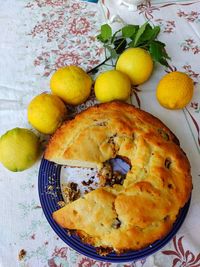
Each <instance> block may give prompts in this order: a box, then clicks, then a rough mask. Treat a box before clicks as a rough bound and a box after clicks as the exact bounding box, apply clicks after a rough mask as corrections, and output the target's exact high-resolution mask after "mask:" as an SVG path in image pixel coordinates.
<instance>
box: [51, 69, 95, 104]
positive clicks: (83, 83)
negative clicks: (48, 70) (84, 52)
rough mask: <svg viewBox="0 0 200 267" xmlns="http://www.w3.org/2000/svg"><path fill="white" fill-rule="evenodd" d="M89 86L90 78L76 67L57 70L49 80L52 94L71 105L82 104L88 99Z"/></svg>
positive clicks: (90, 84)
mask: <svg viewBox="0 0 200 267" xmlns="http://www.w3.org/2000/svg"><path fill="white" fill-rule="evenodd" d="M91 86H92V79H91V77H90V76H89V75H88V74H87V73H86V72H85V71H84V70H82V69H81V68H80V67H77V66H67V67H63V68H60V69H58V70H57V71H56V72H55V73H54V74H53V76H52V77H51V80H50V88H51V90H52V92H53V93H54V94H55V95H57V96H59V97H60V98H61V99H62V100H63V101H65V102H66V103H67V104H71V105H79V104H82V103H83V102H84V101H85V100H86V99H87V98H88V97H89V95H90V91H91Z"/></svg>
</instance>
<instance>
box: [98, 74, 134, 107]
mask: <svg viewBox="0 0 200 267" xmlns="http://www.w3.org/2000/svg"><path fill="white" fill-rule="evenodd" d="M94 91H95V95H96V98H97V99H98V100H99V101H100V102H109V101H112V100H122V101H123V100H124V101H125V100H127V99H128V97H129V96H130V92H131V82H130V79H129V78H128V76H127V75H126V74H124V73H122V72H120V71H117V70H109V71H106V72H103V73H101V74H100V75H99V76H98V77H97V79H96V81H95V85H94Z"/></svg>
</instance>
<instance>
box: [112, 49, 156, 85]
mask: <svg viewBox="0 0 200 267" xmlns="http://www.w3.org/2000/svg"><path fill="white" fill-rule="evenodd" d="M116 69H117V70H119V71H121V72H123V73H125V74H127V75H128V76H129V78H130V80H131V83H132V84H133V85H138V84H142V83H144V82H146V81H147V80H148V79H149V77H150V76H151V73H152V71H153V60H152V58H151V56H150V54H149V53H148V52H147V51H146V50H144V49H142V48H128V49H126V50H125V51H124V52H123V53H122V54H121V55H120V56H119V59H118V60H117V64H116Z"/></svg>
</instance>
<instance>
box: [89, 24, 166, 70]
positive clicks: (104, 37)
mask: <svg viewBox="0 0 200 267" xmlns="http://www.w3.org/2000/svg"><path fill="white" fill-rule="evenodd" d="M159 33H160V27H159V26H151V25H150V24H149V23H148V22H145V23H144V24H143V25H141V26H139V25H131V24H130V25H126V26H124V27H123V28H121V29H119V30H118V31H116V32H114V33H113V31H112V28H111V27H110V26H109V25H108V24H104V25H102V26H101V31H100V34H99V35H98V36H97V39H98V40H99V41H100V42H102V43H103V44H104V47H105V52H106V59H105V60H104V61H103V62H102V63H100V64H99V65H98V66H96V67H95V68H93V69H92V70H90V71H88V73H90V72H95V71H96V70H97V69H98V68H99V67H100V66H101V65H103V64H105V62H107V61H108V60H110V59H117V58H118V57H119V55H120V54H121V53H122V52H123V51H124V50H125V49H127V48H130V47H141V48H143V49H145V50H147V51H149V53H150V55H151V57H152V59H153V60H154V62H159V63H160V64H162V65H164V66H167V67H168V66H169V65H168V62H167V60H168V59H170V57H169V56H168V54H167V52H166V50H165V44H164V43H162V42H160V41H159V40H157V37H158V34H159ZM108 54H109V56H107V55H108Z"/></svg>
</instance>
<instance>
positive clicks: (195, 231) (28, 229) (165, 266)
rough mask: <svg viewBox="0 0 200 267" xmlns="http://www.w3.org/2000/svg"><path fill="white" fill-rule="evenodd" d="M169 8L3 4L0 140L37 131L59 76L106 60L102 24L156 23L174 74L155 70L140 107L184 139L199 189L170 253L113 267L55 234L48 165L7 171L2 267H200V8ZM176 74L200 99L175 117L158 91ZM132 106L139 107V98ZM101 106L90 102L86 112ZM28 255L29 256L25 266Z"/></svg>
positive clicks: (105, 1)
mask: <svg viewBox="0 0 200 267" xmlns="http://www.w3.org/2000/svg"><path fill="white" fill-rule="evenodd" d="M166 2H167V1H155V2H154V1H152V2H150V1H147V2H146V3H145V4H144V5H142V6H140V7H139V8H138V10H137V11H136V12H129V11H128V10H127V9H126V8H125V7H123V6H120V7H119V6H118V5H117V3H116V1H115V0H101V1H100V2H99V3H98V4H95V3H87V2H81V1H78V0H21V1H12V0H6V1H2V3H1V9H0V33H1V34H0V39H1V42H0V58H1V60H0V125H1V128H0V134H3V133H4V132H5V131H7V130H9V129H11V128H14V127H26V128H31V126H30V125H29V124H28V122H27V114H26V109H27V105H28V103H29V101H30V100H31V99H32V98H33V96H35V95H37V94H39V93H41V92H44V91H50V90H49V79H50V76H51V74H52V73H53V72H54V70H56V69H57V68H59V67H61V66H64V65H68V64H76V65H80V66H82V67H83V68H85V69H90V68H92V67H93V66H95V65H97V64H98V63H100V62H101V61H102V60H103V59H104V50H103V48H102V46H101V44H100V43H98V42H97V41H96V39H95V38H94V36H96V34H97V31H98V30H99V28H100V25H101V24H102V23H104V22H106V21H107V22H110V23H111V25H112V26H113V28H118V27H120V26H122V25H123V24H126V23H132V24H133V23H136V24H141V23H144V21H146V20H150V21H151V22H152V23H154V24H155V25H160V26H161V34H160V36H159V39H161V40H162V41H164V42H165V43H166V48H167V51H168V53H169V55H170V56H171V58H172V60H171V61H170V69H165V68H163V67H162V66H157V65H156V66H155V70H154V73H153V75H152V77H151V79H150V80H149V81H148V82H146V83H145V84H143V85H141V86H139V87H138V89H139V90H140V91H136V94H137V100H138V99H139V100H140V104H141V108H142V109H144V110H146V111H148V112H150V113H152V114H154V115H155V116H157V117H159V118H160V119H161V120H162V121H163V122H164V123H165V124H166V125H168V127H169V128H170V129H171V130H172V131H173V132H174V133H175V134H176V135H177V136H178V138H179V140H180V143H181V147H182V148H183V150H184V151H185V152H186V153H187V156H188V158H189V160H190V163H191V169H192V176H193V186H194V189H193V194H192V201H191V207H190V210H189V213H188V216H187V218H186V220H185V222H184V224H183V226H182V227H181V229H180V230H179V232H178V233H177V235H176V236H175V237H174V239H173V240H172V241H171V242H170V243H169V244H168V245H166V246H165V247H164V248H162V249H161V250H160V251H159V252H157V253H156V254H154V255H152V256H150V257H148V258H146V259H143V260H142V261H138V262H132V263H124V264H111V263H105V262H97V261H95V260H93V259H89V258H87V257H85V256H82V255H80V254H78V253H77V252H75V251H73V250H72V249H70V248H69V247H67V245H66V244H65V243H64V242H63V241H62V240H60V239H59V237H58V236H57V235H56V234H55V233H54V232H53V230H52V229H51V227H50V226H49V224H48V223H47V221H46V219H45V217H44V214H43V211H42V209H41V205H40V202H39V197H38V189H37V182H38V180H37V177H38V169H39V165H40V161H38V162H37V163H36V164H35V165H34V166H33V167H32V168H30V169H28V170H26V171H24V172H21V173H12V172H9V171H8V170H6V169H5V168H4V167H3V166H2V165H1V166H0V192H1V194H0V202H1V216H0V229H1V235H0V266H1V267H10V266H12V267H14V266H23V267H36V266H37V267H40V266H42V267H45V266H50V267H58V266H59V267H64V266H72V267H73V266H80V267H81V266H84V267H86V266H87V267H89V266H99V267H107V266H115V267H117V266H118V267H122V266H124V267H131V266H132V267H139V266H144V267H174V266H184V267H198V266H200V238H199V237H200V224H199V218H198V217H199V214H200V188H199V184H200V183H199V182H200V164H199V162H200V1H182V2H180V1H168V3H166ZM103 68H109V67H108V66H105V67H103ZM176 69H177V70H180V71H184V72H186V73H188V74H189V75H190V76H191V78H193V80H194V82H195V91H194V97H193V99H192V101H191V102H190V103H189V104H188V106H187V107H186V108H185V109H183V110H177V111H170V110H166V109H164V108H162V107H161V106H160V105H159V104H158V103H157V101H156V99H155V88H156V84H157V83H158V81H159V79H160V78H161V76H162V75H164V73H166V72H168V71H172V70H176ZM131 101H132V103H133V104H134V105H136V106H138V104H139V102H138V101H136V97H135V95H134V94H133V96H132V99H131ZM93 103H94V100H92V99H90V100H89V101H87V103H86V104H84V105H82V106H81V107H80V108H81V109H83V108H86V107H87V106H90V105H93ZM41 138H42V136H41ZM22 249H24V250H25V251H26V255H25V257H24V258H23V259H22V260H19V258H18V255H19V252H20V251H21V250H22Z"/></svg>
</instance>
